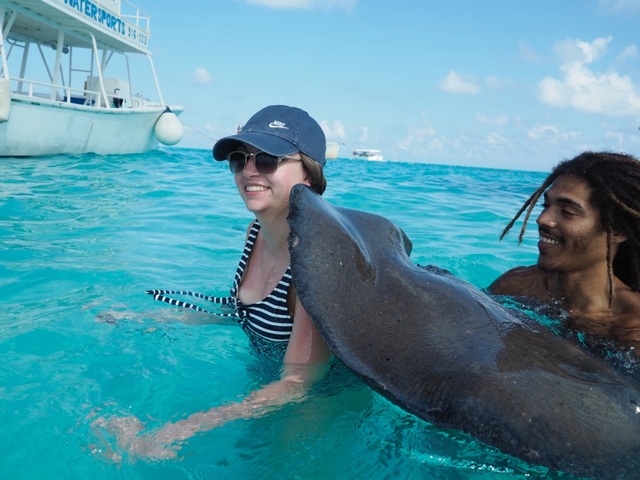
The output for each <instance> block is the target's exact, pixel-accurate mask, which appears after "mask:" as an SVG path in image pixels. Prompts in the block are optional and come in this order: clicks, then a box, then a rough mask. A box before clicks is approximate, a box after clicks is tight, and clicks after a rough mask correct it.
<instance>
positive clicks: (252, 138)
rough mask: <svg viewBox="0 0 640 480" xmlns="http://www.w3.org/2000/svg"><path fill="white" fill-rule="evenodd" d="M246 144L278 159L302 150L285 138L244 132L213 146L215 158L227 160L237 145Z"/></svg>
mask: <svg viewBox="0 0 640 480" xmlns="http://www.w3.org/2000/svg"><path fill="white" fill-rule="evenodd" d="M239 142H241V143H246V144H247V145H251V146H252V147H254V148H257V149H258V150H260V151H262V152H266V153H270V154H271V155H275V156H277V157H282V156H285V155H291V154H293V153H296V152H299V151H300V150H299V149H298V147H296V146H295V145H294V144H293V143H291V142H289V141H288V140H284V139H283V138H280V137H276V136H275V135H269V134H268V133H262V132H243V133H239V134H238V135H231V136H230V137H224V138H221V139H220V140H218V141H217V142H216V143H215V145H214V146H213V158H215V159H216V160H226V159H227V154H228V153H229V152H231V151H232V150H234V149H235V148H237V144H238V143H239Z"/></svg>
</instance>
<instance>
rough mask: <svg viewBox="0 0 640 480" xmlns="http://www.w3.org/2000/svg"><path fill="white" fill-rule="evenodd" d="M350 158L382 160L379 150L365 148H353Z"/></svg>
mask: <svg viewBox="0 0 640 480" xmlns="http://www.w3.org/2000/svg"><path fill="white" fill-rule="evenodd" d="M352 158H353V159H356V160H377V161H382V160H384V158H383V157H382V155H381V153H380V150H371V149H367V148H359V149H356V150H354V151H353V157H352Z"/></svg>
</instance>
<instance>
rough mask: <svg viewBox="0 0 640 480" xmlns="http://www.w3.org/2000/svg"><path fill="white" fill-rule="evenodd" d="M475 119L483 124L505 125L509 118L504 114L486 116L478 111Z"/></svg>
mask: <svg viewBox="0 0 640 480" xmlns="http://www.w3.org/2000/svg"><path fill="white" fill-rule="evenodd" d="M476 121H477V122H478V123H482V124H484V125H506V124H507V123H508V122H509V119H508V118H507V117H505V116H504V115H498V116H495V117H488V116H486V115H484V114H482V113H478V114H476Z"/></svg>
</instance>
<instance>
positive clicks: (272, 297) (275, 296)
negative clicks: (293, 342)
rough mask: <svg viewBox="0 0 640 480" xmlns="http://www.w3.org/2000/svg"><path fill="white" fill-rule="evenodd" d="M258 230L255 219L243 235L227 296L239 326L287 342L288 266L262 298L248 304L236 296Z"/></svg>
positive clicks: (289, 320) (290, 321)
mask: <svg viewBox="0 0 640 480" xmlns="http://www.w3.org/2000/svg"><path fill="white" fill-rule="evenodd" d="M259 231H260V224H259V223H258V221H257V220H256V221H255V222H253V226H252V227H251V230H250V231H249V235H248V236H247V243H246V244H245V246H244V251H243V252H242V257H241V258H240V263H239V264H238V268H237V270H236V276H235V278H234V281H233V287H232V288H231V297H230V298H232V299H233V301H234V303H235V307H236V312H237V314H238V317H239V318H240V320H241V324H242V327H243V328H244V329H245V330H248V331H250V332H251V333H254V334H255V335H257V336H259V337H261V338H263V339H265V340H270V341H272V342H287V341H288V340H289V337H291V330H292V329H293V318H292V317H291V314H290V313H289V307H288V305H287V293H288V292H289V286H290V285H291V267H290V266H289V267H287V271H286V272H285V273H284V275H283V276H282V278H281V279H280V281H279V282H278V285H276V288H274V289H273V291H272V292H271V293H270V294H269V295H267V296H266V298H264V299H263V300H260V301H259V302H256V303H252V304H244V303H242V302H241V301H240V300H239V299H238V290H239V289H240V282H241V281H242V276H243V275H244V269H245V268H246V266H247V261H248V260H249V255H251V250H252V249H253V245H254V244H255V241H256V237H257V236H258V232H259Z"/></svg>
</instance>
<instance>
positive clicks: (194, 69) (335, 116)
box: [132, 0, 640, 172]
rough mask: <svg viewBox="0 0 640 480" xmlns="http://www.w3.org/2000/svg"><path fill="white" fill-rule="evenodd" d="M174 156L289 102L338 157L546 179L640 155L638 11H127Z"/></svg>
mask: <svg viewBox="0 0 640 480" xmlns="http://www.w3.org/2000/svg"><path fill="white" fill-rule="evenodd" d="M132 1H133V3H134V4H135V5H136V6H137V7H139V8H141V9H142V10H144V11H145V12H146V13H147V14H149V15H150V17H151V24H150V25H151V39H150V43H149V46H150V50H151V52H152V56H153V61H154V65H155V69H156V72H157V75H158V77H159V82H160V86H161V90H162V94H163V97H164V100H165V101H166V102H167V103H168V104H177V105H181V106H183V107H184V108H185V111H184V112H183V113H182V114H181V115H180V119H181V120H182V123H183V124H184V126H185V135H184V138H183V140H182V141H181V143H180V144H179V146H180V147H187V148H207V149H210V148H211V147H212V145H213V143H214V142H215V141H216V140H217V139H218V138H221V137H223V136H226V135H231V134H233V133H235V129H236V126H237V125H239V124H243V123H245V122H246V121H247V119H248V118H249V117H250V116H251V115H253V114H254V113H255V112H257V111H258V110H260V109H261V108H263V107H265V106H267V105H271V104H285V105H292V106H296V107H299V108H302V109H303V110H306V111H307V112H309V114H310V115H311V116H312V117H313V118H315V119H316V120H317V121H318V123H320V124H321V126H322V128H323V130H324V132H325V135H326V136H327V140H328V141H334V142H339V143H340V153H339V156H340V157H347V158H348V157H350V156H351V152H352V151H353V150H354V149H357V148H370V149H380V150H381V151H382V155H383V156H384V158H385V160H398V161H407V162H424V163H434V164H449V165H463V166H476V167H490V168H507V169H518V170H530V171H545V172H546V171H549V170H550V169H551V168H552V167H553V166H554V165H555V164H556V163H558V162H559V161H561V160H563V159H567V158H571V157H573V156H575V155H577V154H579V153H581V152H583V151H585V150H611V151H618V152H626V153H631V154H633V155H636V156H640V130H639V128H638V127H640V52H639V51H638V45H639V43H640V33H638V32H640V29H639V28H638V25H640V0H566V1H564V0H563V1H558V0H536V1H514V0H491V1H480V0H475V1H474V0H433V1H422V0H396V1H389V0H215V1H211V0H191V1H185V2H177V1H175V2H162V3H160V2H157V1H155V0H132Z"/></svg>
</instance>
